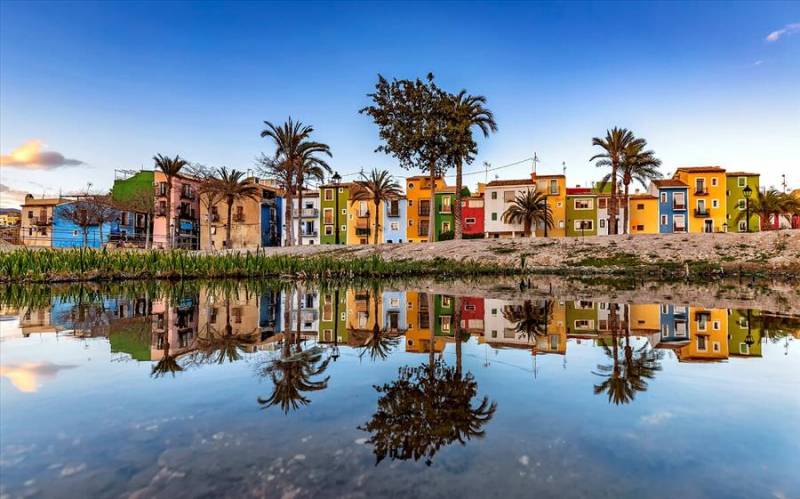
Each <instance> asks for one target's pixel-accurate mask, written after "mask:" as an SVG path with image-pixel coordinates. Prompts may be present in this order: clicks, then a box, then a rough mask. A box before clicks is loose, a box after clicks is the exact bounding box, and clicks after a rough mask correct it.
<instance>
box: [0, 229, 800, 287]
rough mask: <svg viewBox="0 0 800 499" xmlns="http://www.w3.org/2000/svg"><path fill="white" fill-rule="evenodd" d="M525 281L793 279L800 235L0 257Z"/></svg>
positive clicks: (93, 270) (118, 273)
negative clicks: (517, 277) (530, 277)
mask: <svg viewBox="0 0 800 499" xmlns="http://www.w3.org/2000/svg"><path fill="white" fill-rule="evenodd" d="M521 273H541V274H562V275H574V276H580V277H588V276H596V277H598V278H599V277H603V276H609V277H615V278H618V277H620V276H628V277H630V276H634V277H646V278H651V279H667V280H669V279H678V278H680V279H686V278H688V279H701V280H702V279H705V278H709V277H724V276H759V277H765V276H766V277H779V278H782V279H786V280H798V279H800V230H786V231H776V232H761V233H752V234H733V233H722V234H659V235H636V236H629V235H620V236H599V237H586V238H558V239H556V238H532V239H528V238H517V239H477V240H475V239H472V240H462V241H442V242H436V243H419V244H417V243H415V244H381V245H377V246H372V245H364V246H296V247H283V248H264V249H260V250H241V249H234V250H228V251H220V252H206V251H197V252H185V251H173V252H169V251H159V250H154V251H143V250H118V251H115V250H109V251H96V250H84V251H80V250H24V249H23V250H12V251H3V252H0V282H9V281H29V282H48V281H79V280H114V279H151V278H157V279H158V278H166V279H178V278H222V277H234V278H238V277H241V278H244V277H280V278H299V279H325V278H331V279H333V278H344V279H349V278H356V277H363V278H388V277H411V276H434V277H439V276H440V277H445V278H447V277H466V276H475V275H494V274H496V275H509V274H521Z"/></svg>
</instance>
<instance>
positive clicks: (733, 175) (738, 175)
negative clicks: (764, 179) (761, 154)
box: [725, 172, 761, 177]
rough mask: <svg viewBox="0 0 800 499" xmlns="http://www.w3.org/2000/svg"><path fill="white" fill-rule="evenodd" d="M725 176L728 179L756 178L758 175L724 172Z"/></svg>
mask: <svg viewBox="0 0 800 499" xmlns="http://www.w3.org/2000/svg"><path fill="white" fill-rule="evenodd" d="M725 175H727V176H729V177H758V176H760V175H761V174H760V173H750V172H726V173H725Z"/></svg>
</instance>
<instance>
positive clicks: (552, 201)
mask: <svg viewBox="0 0 800 499" xmlns="http://www.w3.org/2000/svg"><path fill="white" fill-rule="evenodd" d="M531 179H532V180H533V182H534V184H535V185H536V190H537V191H538V192H543V193H545V195H546V196H547V206H549V207H550V213H551V215H552V217H553V227H552V228H549V229H545V227H544V224H540V225H539V226H538V227H536V237H542V236H545V235H547V236H548V237H564V236H565V235H566V233H567V231H566V227H567V177H566V176H564V175H538V174H536V173H533V174H532V175H531Z"/></svg>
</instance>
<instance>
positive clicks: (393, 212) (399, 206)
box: [383, 196, 408, 244]
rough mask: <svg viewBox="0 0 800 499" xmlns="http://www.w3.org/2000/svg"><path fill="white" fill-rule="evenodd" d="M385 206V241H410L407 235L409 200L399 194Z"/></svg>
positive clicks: (391, 242)
mask: <svg viewBox="0 0 800 499" xmlns="http://www.w3.org/2000/svg"><path fill="white" fill-rule="evenodd" d="M383 208H384V209H383V242H385V243H390V244H396V243H405V242H408V237H407V236H406V229H407V225H408V218H407V216H406V211H407V208H408V200H407V199H406V198H405V196H398V197H396V198H394V199H390V200H389V201H387V202H386V203H384V205H383Z"/></svg>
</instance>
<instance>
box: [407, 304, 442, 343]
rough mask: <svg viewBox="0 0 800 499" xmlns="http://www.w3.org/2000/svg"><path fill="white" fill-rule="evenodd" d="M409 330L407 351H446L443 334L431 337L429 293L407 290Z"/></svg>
mask: <svg viewBox="0 0 800 499" xmlns="http://www.w3.org/2000/svg"><path fill="white" fill-rule="evenodd" d="M406 301H407V302H408V314H407V319H408V330H407V331H406V352H414V353H428V352H431V350H432V351H434V352H437V353H438V352H442V351H444V345H445V341H444V338H442V337H441V336H439V337H436V336H434V338H431V324H430V322H431V314H430V304H429V303H428V294H427V293H420V292H417V291H407V292H406Z"/></svg>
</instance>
